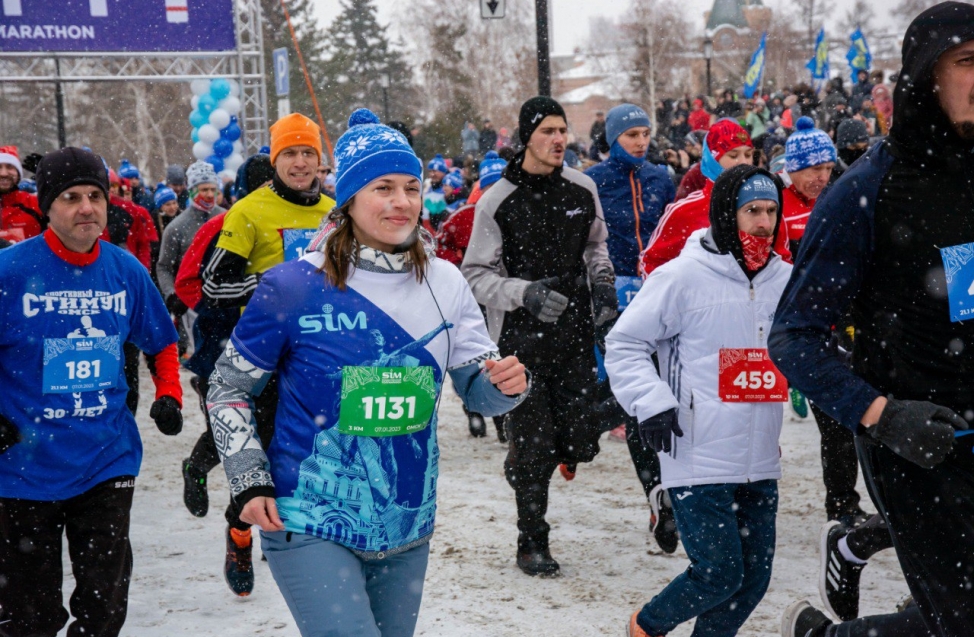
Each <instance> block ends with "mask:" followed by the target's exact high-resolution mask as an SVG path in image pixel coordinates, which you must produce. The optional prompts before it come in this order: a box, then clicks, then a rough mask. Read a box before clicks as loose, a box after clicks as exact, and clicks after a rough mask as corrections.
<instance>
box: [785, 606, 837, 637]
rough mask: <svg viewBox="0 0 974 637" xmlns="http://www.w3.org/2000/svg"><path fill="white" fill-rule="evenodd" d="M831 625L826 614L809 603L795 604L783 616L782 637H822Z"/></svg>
mask: <svg viewBox="0 0 974 637" xmlns="http://www.w3.org/2000/svg"><path fill="white" fill-rule="evenodd" d="M831 625H832V622H831V620H829V618H828V617H826V616H825V613H823V612H822V611H820V610H818V609H817V608H815V607H813V606H812V605H811V604H809V603H808V602H806V601H801V602H795V603H794V604H792V605H791V606H789V607H788V608H787V610H785V612H784V614H783V615H782V616H781V637H822V636H823V635H824V634H825V629H826V628H828V627H829V626H831Z"/></svg>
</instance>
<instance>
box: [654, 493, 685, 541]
mask: <svg viewBox="0 0 974 637" xmlns="http://www.w3.org/2000/svg"><path fill="white" fill-rule="evenodd" d="M649 532H650V533H652V534H653V537H654V538H656V543H657V544H659V547H660V549H662V550H663V552H664V553H674V552H675V551H676V547H677V546H679V545H680V534H679V532H678V531H677V530H676V518H674V517H673V507H672V506H671V505H670V502H669V496H668V495H667V494H666V489H664V488H663V486H662V485H659V484H658V485H656V487H654V488H653V490H652V491H650V492H649Z"/></svg>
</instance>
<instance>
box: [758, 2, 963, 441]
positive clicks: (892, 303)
mask: <svg viewBox="0 0 974 637" xmlns="http://www.w3.org/2000/svg"><path fill="white" fill-rule="evenodd" d="M971 40H974V6H972V5H969V4H964V3H959V2H945V3H942V4H939V5H937V6H935V7H933V8H931V9H928V10H927V11H925V12H923V13H922V14H920V16H918V17H917V18H916V19H915V20H914V21H913V23H912V24H911V25H910V28H909V29H908V30H907V33H906V37H905V39H904V43H903V69H902V73H901V75H900V80H899V81H898V83H897V85H896V89H895V98H894V102H895V107H894V109H895V110H894V115H893V128H892V130H891V132H890V135H889V137H888V138H887V139H886V140H885V141H884V142H880V143H878V144H876V145H875V146H873V147H872V148H871V149H870V150H869V152H868V153H867V154H866V155H864V156H863V157H862V158H860V160H859V161H857V162H856V163H855V165H853V166H851V167H850V168H849V170H847V171H846V172H845V174H844V175H843V176H842V177H841V178H840V179H839V180H838V181H837V182H836V183H835V184H834V185H832V186H830V187H829V188H828V189H827V190H826V191H825V192H824V193H823V194H822V196H821V197H819V199H818V201H817V202H816V205H815V210H814V211H813V212H812V215H811V217H810V219H809V225H808V227H807V229H806V231H805V237H804V239H803V240H802V249H801V251H800V252H799V254H798V258H797V259H796V261H795V268H794V271H793V274H792V280H791V281H790V282H789V284H788V287H787V288H786V290H785V293H784V295H783V297H782V301H781V304H780V305H779V307H778V311H777V315H776V319H775V324H774V327H773V328H772V332H771V337H770V339H769V349H770V352H771V356H772V358H773V359H774V360H775V363H776V364H777V365H778V367H779V369H781V370H782V372H784V374H785V376H787V377H788V380H789V381H790V382H791V384H792V386H794V387H796V388H797V389H799V390H801V391H802V392H804V393H805V394H806V396H808V398H809V399H811V400H813V401H815V402H816V403H817V404H818V405H819V407H821V408H823V409H824V410H825V411H826V412H828V413H829V414H830V415H832V416H833V417H835V418H836V419H838V420H839V421H840V422H841V423H843V424H844V425H846V426H847V427H849V428H851V429H854V430H855V429H857V428H858V427H859V421H860V419H861V417H862V414H863V413H865V411H866V409H867V408H868V407H869V405H870V404H871V403H872V401H873V400H874V399H875V398H876V397H877V396H879V395H892V396H894V397H896V398H899V399H910V400H927V401H931V402H934V403H937V404H940V405H944V406H946V407H949V408H951V409H953V410H954V411H956V412H957V413H960V414H963V415H967V416H969V417H974V320H961V321H952V320H951V309H950V303H949V296H948V291H947V282H946V280H947V276H948V269H947V268H946V267H945V265H944V259H943V257H942V254H941V249H942V248H949V247H952V246H964V245H965V244H971V243H974V142H972V141H965V140H963V139H962V138H961V137H960V136H959V135H958V134H957V133H956V131H955V130H954V128H953V127H952V126H951V124H950V122H949V120H948V118H947V116H946V114H945V113H944V111H943V109H942V108H941V106H940V103H939V100H938V98H937V95H936V93H935V92H934V88H933V87H934V82H933V69H934V66H935V64H936V62H937V60H938V59H939V58H940V56H941V55H943V53H944V52H945V51H947V50H948V49H950V48H952V47H954V46H957V45H958V44H962V43H964V42H969V41H971ZM962 249H963V248H962ZM950 275H951V276H957V277H959V276H969V275H970V272H969V271H965V270H955V268H954V267H953V265H952V266H951V268H950ZM964 285H965V290H966V286H967V285H969V282H968V283H965V284H964ZM847 308H849V309H851V312H852V319H853V323H854V325H855V327H856V336H855V347H854V351H853V371H854V375H853V374H852V373H850V372H849V371H848V370H847V369H846V368H845V367H844V366H843V365H842V364H841V362H839V361H838V360H836V358H835V356H834V354H832V353H831V352H830V351H829V349H828V340H829V335H830V332H831V329H830V328H831V326H832V325H835V324H836V323H837V321H839V320H841V316H842V314H843V313H844V311H845V310H846V309H847Z"/></svg>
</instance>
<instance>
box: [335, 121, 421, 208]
mask: <svg viewBox="0 0 974 637" xmlns="http://www.w3.org/2000/svg"><path fill="white" fill-rule="evenodd" d="M383 175H409V176H410V177H415V178H416V179H420V180H422V178H423V164H422V162H420V160H419V157H417V156H416V153H414V152H413V149H412V147H411V146H410V145H409V142H407V141H406V138H405V137H404V136H403V134H402V133H400V132H399V131H397V130H395V129H394V128H389V127H388V126H385V125H384V124H382V122H380V121H379V118H378V117H377V116H376V114H375V113H373V112H372V111H370V110H369V109H367V108H360V109H358V110H357V111H355V112H354V113H352V115H351V117H349V118H348V130H347V131H345V134H344V135H342V136H341V137H339V138H338V141H337V142H336V143H335V207H341V206H344V205H345V204H346V203H348V200H349V199H351V198H352V197H354V196H355V194H356V193H358V191H359V190H362V188H365V186H366V185H368V184H369V182H371V181H373V180H375V179H378V178H379V177H382V176H383Z"/></svg>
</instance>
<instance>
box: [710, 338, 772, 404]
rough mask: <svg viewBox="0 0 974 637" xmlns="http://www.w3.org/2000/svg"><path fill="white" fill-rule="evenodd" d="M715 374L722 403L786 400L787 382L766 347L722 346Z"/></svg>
mask: <svg viewBox="0 0 974 637" xmlns="http://www.w3.org/2000/svg"><path fill="white" fill-rule="evenodd" d="M717 373H718V393H719V394H720V399H721V400H722V401H723V402H725V403H779V402H783V401H785V400H787V399H788V381H787V380H785V377H784V374H782V373H781V372H780V371H778V368H777V367H775V365H774V363H772V362H771V358H770V357H769V356H768V350H766V349H763V348H741V349H734V348H724V349H721V350H720V363H719V368H718V370H717Z"/></svg>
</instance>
